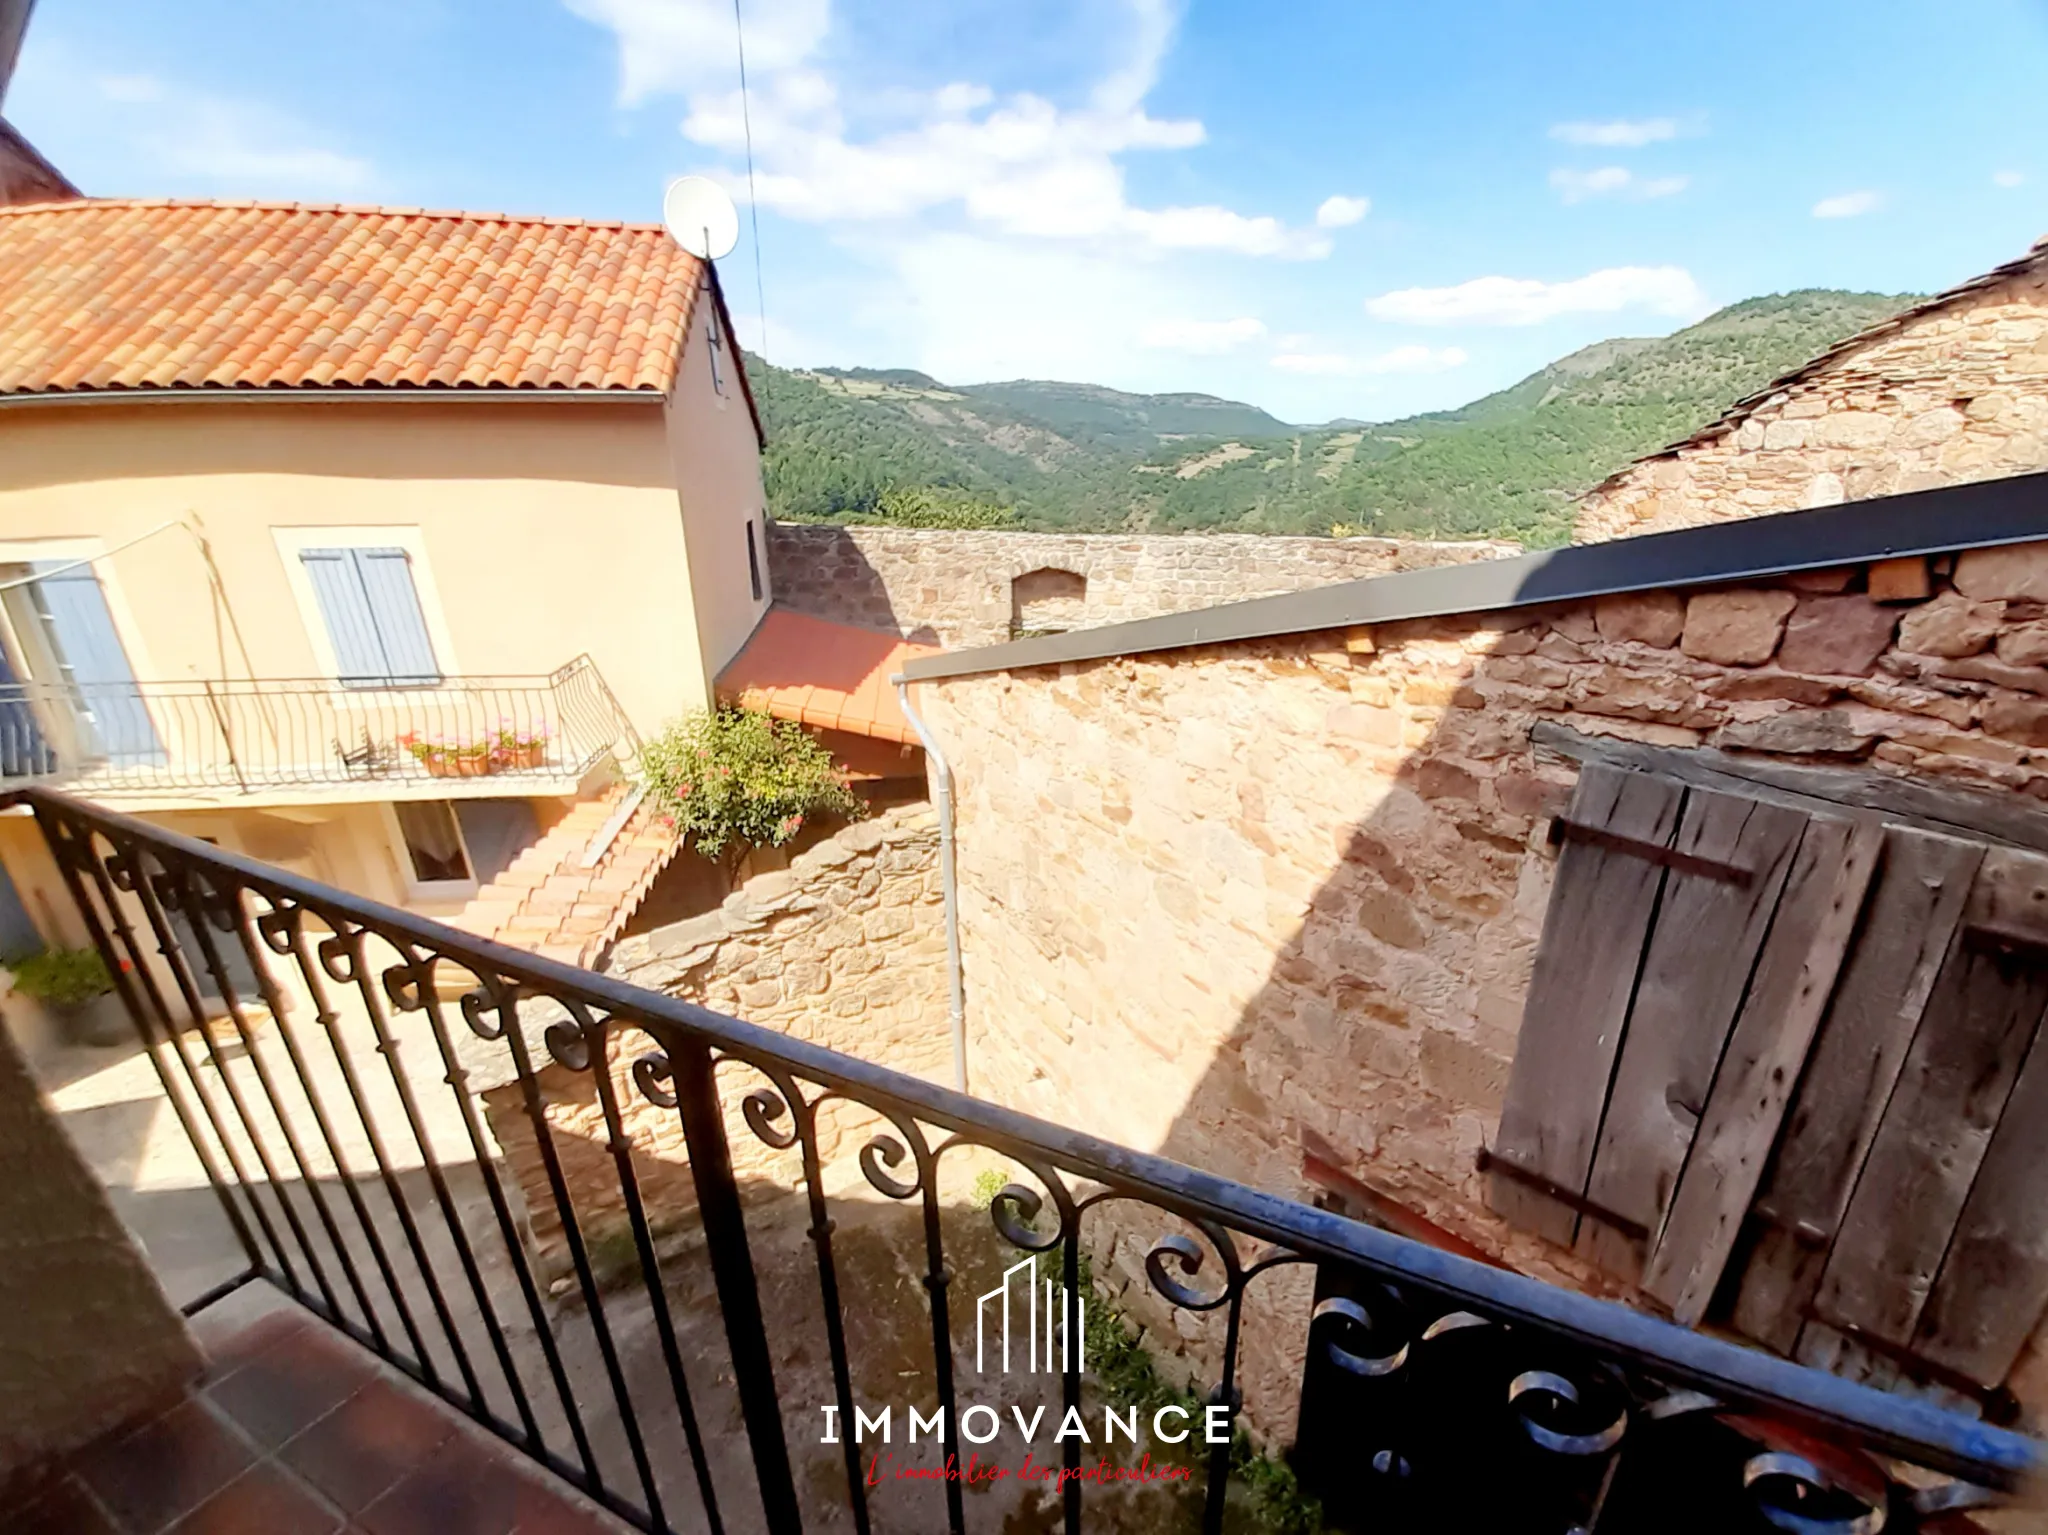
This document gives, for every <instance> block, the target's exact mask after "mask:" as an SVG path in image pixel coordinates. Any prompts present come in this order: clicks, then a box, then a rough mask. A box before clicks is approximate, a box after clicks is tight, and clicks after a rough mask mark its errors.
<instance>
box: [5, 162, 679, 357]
mask: <svg viewBox="0 0 2048 1535" xmlns="http://www.w3.org/2000/svg"><path fill="white" fill-rule="evenodd" d="M699 275H700V266H699V263H698V262H697V260H696V259H695V258H694V257H692V256H690V255H688V254H686V253H685V252H683V251H682V250H680V249H678V248H677V246H676V245H675V243H674V242H673V241H672V240H670V239H669V238H668V236H667V235H666V234H664V233H663V232H662V230H661V228H660V226H659V225H655V224H606V223H587V222H584V221H583V220H580V219H538V218H508V217H505V216H504V215H502V214H495V213H427V212H423V211H421V210H419V209H416V208H343V207H314V206H307V205H303V204H298V203H253V202H167V201H160V200H135V201H114V200H102V199H83V200H79V201H73V202H46V203H40V204H27V205H23V206H19V207H12V208H0V396H5V395H8V394H38V393H51V392H57V391H71V390H112V389H141V388H148V389H166V388H169V389H176V388H191V389H228V388H234V389H252V388H280V387H290V386H308V385H312V386H330V387H332V386H357V387H362V388H375V387H380V386H381V387H388V386H401V387H403V386H410V387H424V388H442V389H486V388H488V389H521V390H547V389H571V388H574V389H601V390H610V389H615V390H620V391H631V390H640V391H647V392H649V393H657V394H658V393H663V392H665V391H666V390H667V389H668V387H669V384H670V382H671V381H672V380H673V378H674V376H675V368H676V359H677V355H678V353H679V351H680V349H681V345H682V340H683V337H684V336H685V335H686V334H687V333H688V327H689V319H690V310H691V306H692V304H693V302H694V300H695V296H696V294H697V293H698V291H699V290H700V288H701V286H702V284H701V283H700V281H699Z"/></svg>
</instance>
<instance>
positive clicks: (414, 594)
mask: <svg viewBox="0 0 2048 1535" xmlns="http://www.w3.org/2000/svg"><path fill="white" fill-rule="evenodd" d="M352 553H354V555H355V557H356V569H357V571H358V572H359V573H360V574H361V577H362V582H363V591H364V592H365V593H366V594H367V595H368V597H369V601H370V616H371V618H372V620H373V621H374V622H375V624H376V627H377V637H378V638H379V639H380V640H382V641H383V644H384V664H385V668H386V670H385V675H386V676H387V677H390V678H391V679H393V680H394V681H397V682H439V681H440V680H441V668H440V666H439V665H438V664H437V663H436V662H435V660H434V642H433V641H432V640H430V639H428V638H427V619H426V615H425V614H424V613H423V612H421V611H420V594H419V592H418V591H417V590H415V589H414V587H413V584H412V560H411V559H410V558H409V557H408V556H407V554H406V552H405V551H404V550H403V549H357V550H353V551H352Z"/></svg>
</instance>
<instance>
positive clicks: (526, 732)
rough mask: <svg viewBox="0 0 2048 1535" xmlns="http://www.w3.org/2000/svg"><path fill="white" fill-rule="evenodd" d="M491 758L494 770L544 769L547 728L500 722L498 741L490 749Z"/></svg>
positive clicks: (545, 763) (546, 751)
mask: <svg viewBox="0 0 2048 1535" xmlns="http://www.w3.org/2000/svg"><path fill="white" fill-rule="evenodd" d="M491 757H492V766H493V767H496V768H538V767H546V766H547V761H548V730H547V726H545V725H528V726H524V727H520V726H515V725H509V724H504V723H502V722H501V723H500V724H499V726H498V739H497V741H496V742H495V744H493V746H492V747H491Z"/></svg>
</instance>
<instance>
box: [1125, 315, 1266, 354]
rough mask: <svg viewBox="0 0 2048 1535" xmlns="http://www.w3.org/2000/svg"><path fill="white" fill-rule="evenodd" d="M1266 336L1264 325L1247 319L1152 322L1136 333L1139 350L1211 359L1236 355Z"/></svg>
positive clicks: (1248, 317) (1242, 317)
mask: <svg viewBox="0 0 2048 1535" xmlns="http://www.w3.org/2000/svg"><path fill="white" fill-rule="evenodd" d="M1265 334H1266V323H1265V321H1263V320H1257V319H1254V318H1252V316H1250V315H1241V316H1239V317H1238V318H1237V319H1235V320H1180V319H1175V320H1155V321H1153V322H1152V323H1151V324H1150V325H1148V326H1146V327H1145V328H1144V329H1143V330H1142V331H1140V332H1139V333H1138V344H1139V345H1140V346H1149V347H1153V348H1155V349H1157V350H1160V351H1167V352H1191V353H1193V354H1195V355H1196V356H1202V357H1213V356H1216V355H1219V354H1221V353H1224V352H1233V351H1236V350H1237V349H1238V348H1239V347H1241V346H1244V345H1246V344H1247V343H1249V342H1253V341H1256V340H1258V339H1259V338H1260V337H1261V336H1263V335H1265Z"/></svg>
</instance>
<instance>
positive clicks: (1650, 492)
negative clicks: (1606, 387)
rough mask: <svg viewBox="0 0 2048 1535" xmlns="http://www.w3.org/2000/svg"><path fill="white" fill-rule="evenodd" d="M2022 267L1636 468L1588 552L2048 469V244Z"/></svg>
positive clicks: (1588, 525) (1590, 536) (1600, 514)
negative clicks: (1632, 537) (1646, 537)
mask: <svg viewBox="0 0 2048 1535" xmlns="http://www.w3.org/2000/svg"><path fill="white" fill-rule="evenodd" d="M2035 252H2036V256H2035V259H2034V260H2033V261H2031V262H2029V263H2024V264H2022V267H2021V270H2019V271H2017V272H2016V273H2013V274H2012V275H2009V276H2006V277H2004V278H2003V279H2002V280H2000V281H1997V282H1995V283H1991V284H1989V285H1987V286H1985V287H1983V288H1981V289H1977V290H1975V291H1971V292H1967V293H1964V294H1961V295H1960V296H1958V297H1957V298H1956V299H1954V300H1953V301H1952V302H1950V303H1948V304H1945V305H1943V306H1942V307H1940V308H1937V309H1933V310H1931V311H1929V312H1928V313H1925V314H1921V315H1917V316H1915V317H1913V318H1911V319H1909V320H1907V321H1906V322H1904V323H1903V324H1902V325H1901V326H1899V327H1898V328H1897V329H1896V330H1892V331H1888V332H1886V333H1883V334H1881V335H1879V336H1876V337H1874V338H1873V339H1872V340H1870V341H1868V342H1866V343H1864V344H1862V345H1860V346H1858V347H1856V348H1854V349H1852V350H1850V351H1849V352H1847V353H1846V354H1845V355H1843V356H1841V357H1839V358H1837V359H1834V360H1832V361H1830V362H1827V363H1825V364H1823V365H1822V366H1820V367H1818V368H1816V369H1815V370H1814V371H1813V373H1812V374H1811V375H1810V376H1808V377H1806V378H1803V379H1801V380H1800V381H1798V382H1797V383H1795V384H1793V385H1791V386H1790V387H1788V388H1785V389H1782V390H1780V391H1778V392H1777V393H1775V394H1772V395H1770V396H1769V397H1768V398H1766V399H1765V400H1763V401H1762V402H1760V403H1759V404H1758V405H1757V406H1756V407H1755V408H1754V409H1753V410H1750V411H1749V412H1748V413H1747V414H1746V415H1745V416H1742V417H1740V418H1738V419H1737V420H1736V421H1735V422H1734V423H1733V430H1730V431H1726V432H1720V433H1717V434H1716V435H1713V436H1705V437H1703V438H1701V439H1696V440H1695V441H1693V442H1691V443H1688V444H1686V445H1685V446H1683V447H1681V448H1679V449H1678V450H1677V451H1676V452H1674V453H1672V454H1669V455H1664V456H1660V457H1656V458H1650V459H1645V460H1643V461H1642V462H1640V463H1636V464H1632V465H1630V466H1629V467H1628V468H1627V469H1624V470H1622V471H1621V472H1620V473H1619V474H1617V475H1615V476H1613V477H1612V478H1611V479H1609V480H1608V481H1607V482H1606V483H1604V484H1602V485H1600V486H1598V487H1597V488H1595V489H1594V490H1593V491H1592V492H1591V493H1590V494H1589V495H1587V496H1586V497H1585V499H1584V500H1583V501H1581V502H1580V507H1579V519H1578V537H1579V540H1580V541H1581V542H1588V541H1592V540H1597V539H1605V538H1620V537H1624V536H1626V535H1628V534H1632V533H1658V532H1663V531H1665V530H1666V529H1669V528H1684V527H1693V526H1696V525H1698V524H1700V523H1707V522H1726V521H1730V520H1733V519H1735V518H1740V517H1756V516H1760V515H1762V514H1764V513H1766V512H1785V511H1794V510H1797V509H1799V508H1802V507H1812V506H1830V505H1833V504H1834V503H1835V502H1838V501H1844V500H1847V501H1862V500H1866V499H1868V498H1870V497H1872V496H1883V495H1891V494H1894V493H1897V492H1903V491H1910V490H1925V489H1930V488H1932V487H1934V486H1938V485H1951V484H1957V483H1961V482H1965V481H1970V480H1988V479H1997V478H1999V477H2001V476H2004V475H2012V474H2024V473H2027V472H2029V471H2031V470H2037V469H2048V241H2044V242H2042V243H2041V244H2039V245H2037V246H2036V247H2035Z"/></svg>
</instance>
